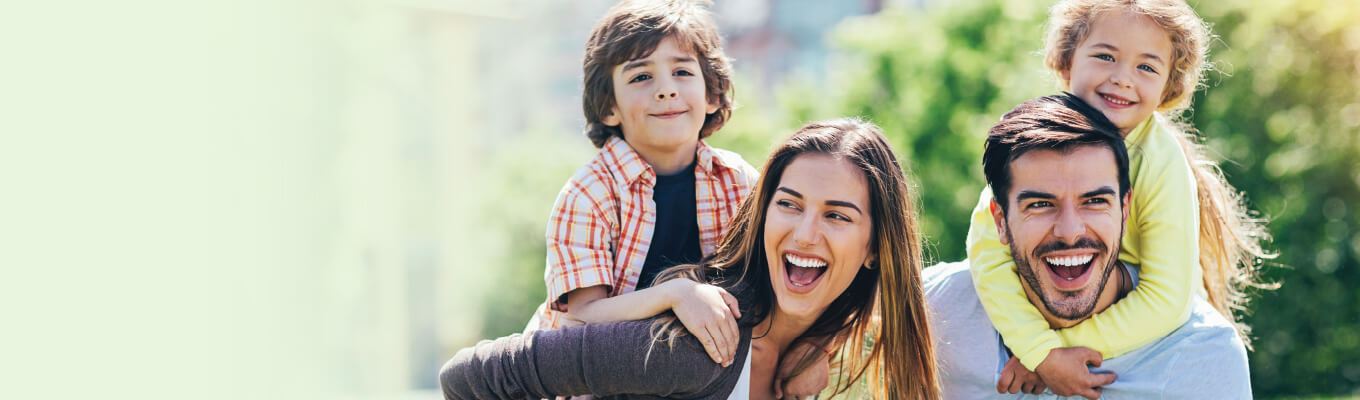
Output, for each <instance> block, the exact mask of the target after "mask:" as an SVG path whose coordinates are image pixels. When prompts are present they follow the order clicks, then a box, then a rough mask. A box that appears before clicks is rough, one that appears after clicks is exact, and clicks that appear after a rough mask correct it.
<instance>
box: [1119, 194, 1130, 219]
mask: <svg viewBox="0 0 1360 400" xmlns="http://www.w3.org/2000/svg"><path fill="white" fill-rule="evenodd" d="M1132 200H1133V191H1132V190H1130V191H1128V193H1124V203H1123V207H1119V208H1120V211H1123V212H1124V217H1123V218H1122V219H1120V221H1121V222H1124V225H1126V226H1127V225H1128V222H1129V209H1130V208H1133V207H1129V201H1132Z"/></svg>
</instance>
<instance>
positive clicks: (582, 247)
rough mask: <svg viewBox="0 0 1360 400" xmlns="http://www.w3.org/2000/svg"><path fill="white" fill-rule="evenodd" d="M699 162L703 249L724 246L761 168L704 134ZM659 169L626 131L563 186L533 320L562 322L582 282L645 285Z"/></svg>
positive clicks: (537, 324)
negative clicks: (542, 295) (543, 294)
mask: <svg viewBox="0 0 1360 400" xmlns="http://www.w3.org/2000/svg"><path fill="white" fill-rule="evenodd" d="M695 153H696V159H697V161H696V165H695V168H694V178H695V185H694V192H695V199H694V201H695V213H696V214H698V215H697V216H696V217H697V218H698V219H699V220H698V224H699V250H700V251H701V252H702V253H703V254H704V255H705V256H707V255H709V254H711V253H713V251H714V250H716V249H717V248H718V241H719V240H722V236H723V234H724V233H726V232H727V228H728V227H729V226H730V223H731V220H732V218H733V217H734V216H735V215H736V214H737V207H739V206H740V204H741V201H742V200H744V199H745V198H746V195H747V194H749V193H750V192H751V188H752V186H754V185H755V181H756V178H757V176H758V175H757V174H758V173H757V172H756V169H755V168H754V167H752V166H751V164H747V163H746V161H745V160H742V159H741V156H740V155H737V154H736V153H733V152H730V151H726V150H721V149H715V148H712V147H709V146H708V145H707V144H705V143H704V142H703V141H702V140H701V141H699V146H698V148H697V150H696V151H695ZM655 185H656V172H654V171H653V170H652V167H651V166H650V165H648V164H647V162H646V161H643V159H642V157H641V156H639V155H638V153H637V152H636V151H634V150H633V148H632V147H630V146H629V145H628V143H627V142H625V141H624V140H623V139H620V138H618V137H613V138H610V139H609V141H608V142H607V143H605V145H604V147H603V148H601V149H600V152H599V154H597V155H596V156H595V158H594V159H592V160H591V161H590V163H589V164H586V165H585V166H583V167H581V169H579V170H577V171H576V174H575V175H573V176H572V177H571V179H570V180H568V181H567V184H566V185H565V186H563V187H562V191H561V192H559V193H558V195H557V202H556V204H554V205H553V209H552V215H551V216H550V217H549V219H548V230H547V232H546V233H545V235H546V236H547V239H548V258H547V263H548V265H547V269H546V270H545V271H544V273H543V279H544V280H545V281H546V282H547V285H548V298H547V299H546V301H545V302H544V304H543V305H540V306H539V307H538V311H537V312H536V313H535V315H534V318H533V320H530V321H529V325H528V326H526V327H525V330H526V331H532V330H535V329H556V328H558V327H560V326H561V322H562V314H563V313H562V312H561V310H562V309H563V308H561V307H562V303H561V301H562V300H566V299H565V297H564V295H566V294H567V292H570V291H572V290H575V289H580V288H587V287H591V286H596V285H605V286H608V287H609V288H610V290H609V296H610V297H613V296H618V295H620V294H623V293H627V292H631V291H633V290H635V289H636V288H637V281H638V276H639V275H640V274H641V272H642V264H643V261H645V260H646V259H647V248H648V246H650V245H651V239H652V231H653V229H655V227H656V202H655V201H654V200H652V189H653V187H654V186H655Z"/></svg>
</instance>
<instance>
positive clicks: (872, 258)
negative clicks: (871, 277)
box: [864, 252, 878, 269]
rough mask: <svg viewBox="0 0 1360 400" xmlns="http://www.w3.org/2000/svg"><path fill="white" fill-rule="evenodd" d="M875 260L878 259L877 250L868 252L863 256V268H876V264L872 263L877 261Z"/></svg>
mask: <svg viewBox="0 0 1360 400" xmlns="http://www.w3.org/2000/svg"><path fill="white" fill-rule="evenodd" d="M877 261H878V252H870V253H869V256H868V257H865V258H864V268H868V269H877V268H878V265H876V264H874V263H875V262H877Z"/></svg>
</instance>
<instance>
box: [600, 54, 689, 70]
mask: <svg viewBox="0 0 1360 400" xmlns="http://www.w3.org/2000/svg"><path fill="white" fill-rule="evenodd" d="M671 62H674V63H676V64H680V63H687V62H688V63H693V62H699V61H698V60H695V59H694V57H689V56H678V57H671ZM648 65H652V60H647V59H641V60H633V61H629V62H627V63H624V64H623V69H621V70H619V71H620V72H628V70H630V69H633V68H641V67H645V66H648Z"/></svg>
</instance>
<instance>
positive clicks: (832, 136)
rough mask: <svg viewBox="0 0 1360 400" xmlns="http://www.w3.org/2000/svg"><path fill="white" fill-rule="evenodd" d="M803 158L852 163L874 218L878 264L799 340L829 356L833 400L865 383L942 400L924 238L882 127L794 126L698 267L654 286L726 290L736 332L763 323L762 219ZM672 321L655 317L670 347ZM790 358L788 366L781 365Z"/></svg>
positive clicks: (899, 395) (766, 287)
mask: <svg viewBox="0 0 1360 400" xmlns="http://www.w3.org/2000/svg"><path fill="white" fill-rule="evenodd" d="M809 153H819V154H827V155H831V156H833V157H837V158H840V159H842V160H845V161H847V162H850V163H851V164H853V165H854V166H855V167H857V168H859V169H860V171H861V172H863V174H864V177H865V179H866V181H867V182H865V183H866V184H867V187H868V189H869V199H870V207H869V209H870V211H869V214H870V215H871V217H872V222H873V238H872V243H871V249H872V250H871V251H875V252H876V253H877V257H876V260H877V261H875V262H874V263H873V264H872V265H870V266H869V267H868V268H860V269H859V272H858V273H857V274H856V275H855V278H854V281H852V282H851V284H850V286H849V287H848V288H846V290H845V292H843V293H841V295H840V296H839V297H837V298H836V299H835V300H833V301H832V303H831V304H830V306H828V307H827V309H826V311H824V312H822V315H821V316H820V317H818V318H817V320H816V322H814V323H813V324H812V326H810V327H809V328H808V329H807V331H805V332H803V334H802V335H800V336H799V338H798V340H808V341H818V340H828V339H829V341H830V343H825V345H827V346H828V347H829V348H831V349H833V350H834V355H833V359H834V360H835V361H834V362H833V371H834V374H835V376H836V377H837V378H836V379H834V380H833V381H834V384H833V387H832V395H833V396H834V395H837V394H841V393H845V392H847V391H848V390H850V389H851V388H852V387H853V386H854V385H855V384H856V382H858V381H859V380H860V379H867V383H868V390H869V392H870V393H869V397H872V398H876V399H934V398H937V397H939V392H940V391H939V384H938V382H937V378H936V371H935V356H934V350H933V347H932V342H931V337H930V329H929V327H928V326H927V320H926V319H927V315H926V305H925V298H924V295H923V293H922V287H921V268H922V264H923V261H922V254H921V251H922V249H921V237H920V231H919V230H918V227H917V210H916V201H915V199H913V195H912V193H911V192H910V191H909V190H908V181H907V178H906V174H905V173H904V172H903V169H902V165H901V164H900V163H898V161H897V157H896V156H895V155H894V154H893V151H892V149H891V147H890V146H889V145H888V141H887V139H886V138H884V137H883V133H882V132H881V130H880V129H879V128H878V127H877V126H875V125H873V124H871V123H868V122H865V121H862V120H858V119H836V120H829V121H821V122H813V123H810V124H808V125H806V126H803V128H802V129H799V130H798V132H797V133H795V134H794V135H793V136H792V137H790V138H789V139H788V140H786V141H785V142H784V143H783V144H782V145H780V146H779V148H778V149H776V150H775V151H774V153H773V154H771V155H770V158H769V160H767V161H766V162H765V167H764V169H763V172H762V176H761V179H760V182H759V183H758V185H757V186H756V187H755V189H754V191H753V192H752V193H751V195H750V196H747V198H746V200H745V201H744V202H742V204H741V208H740V210H739V211H738V212H737V215H736V216H735V218H736V219H735V220H734V223H733V224H732V228H731V230H730V231H729V232H728V233H727V235H726V236H725V237H724V238H723V241H722V243H721V244H720V245H719V246H718V249H717V251H715V252H714V253H713V254H712V255H710V256H708V257H706V258H705V259H704V260H703V261H701V262H700V263H699V264H697V265H681V266H677V267H674V268H671V269H668V270H666V271H664V272H662V273H661V274H660V275H658V276H657V279H656V281H657V282H658V283H659V282H663V281H666V280H670V279H680V278H684V279H691V280H694V281H698V282H707V283H709V284H713V285H715V286H718V287H721V288H723V289H725V290H727V291H728V292H730V293H732V295H733V296H735V297H736V298H737V300H738V303H739V304H740V306H739V307H740V309H741V314H742V318H741V320H739V321H738V323H739V324H741V325H742V326H755V325H756V324H758V323H760V322H761V321H764V320H765V318H766V317H767V316H769V315H770V314H771V312H772V311H773V308H774V307H776V301H775V298H774V289H773V288H772V287H771V286H770V277H769V274H770V268H769V264H768V263H767V259H766V254H765V252H764V246H763V244H764V232H763V227H764V226H765V218H766V213H767V210H768V208H769V203H770V199H771V198H773V197H774V192H775V188H777V187H778V186H779V181H780V178H781V177H782V176H783V174H784V169H785V168H787V167H788V165H789V164H790V163H792V162H793V160H794V159H796V158H798V157H799V156H801V155H804V154H809ZM676 322H677V321H676V320H675V318H674V317H673V316H667V317H663V318H661V319H659V320H658V321H657V322H656V324H655V325H653V333H654V335H655V336H656V337H657V341H659V342H667V343H671V345H674V340H675V339H676V338H678V337H680V336H682V335H684V334H686V332H685V330H684V327H683V326H682V325H681V324H678V323H676ZM816 356H817V354H815V352H813V353H812V354H809V355H808V356H805V357H804V358H803V359H801V360H798V361H797V364H796V367H795V369H794V370H795V371H802V370H804V369H806V368H807V367H808V366H810V365H812V363H813V362H815V361H816ZM785 361H788V360H785Z"/></svg>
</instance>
